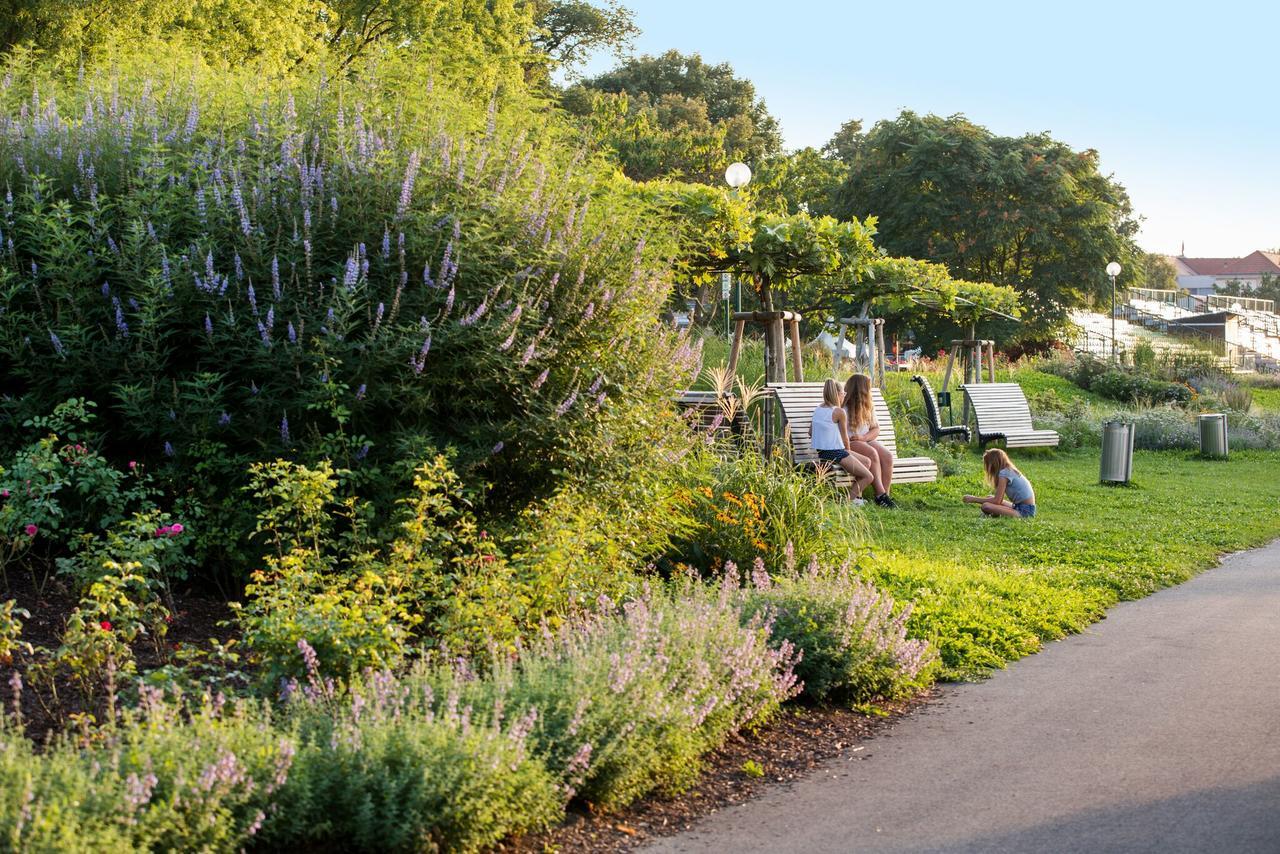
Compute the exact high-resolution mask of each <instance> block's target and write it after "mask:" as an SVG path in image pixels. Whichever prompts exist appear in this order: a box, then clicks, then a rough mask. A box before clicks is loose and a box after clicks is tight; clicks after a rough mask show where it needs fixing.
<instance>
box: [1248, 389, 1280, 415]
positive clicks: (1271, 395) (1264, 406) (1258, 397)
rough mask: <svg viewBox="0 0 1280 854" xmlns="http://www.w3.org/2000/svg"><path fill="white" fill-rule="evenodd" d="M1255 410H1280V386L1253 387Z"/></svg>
mask: <svg viewBox="0 0 1280 854" xmlns="http://www.w3.org/2000/svg"><path fill="white" fill-rule="evenodd" d="M1249 390H1250V391H1252V392H1253V409H1254V411H1255V412H1257V411H1262V412H1280V388H1251V389H1249Z"/></svg>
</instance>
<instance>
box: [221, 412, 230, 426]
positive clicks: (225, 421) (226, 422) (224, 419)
mask: <svg viewBox="0 0 1280 854" xmlns="http://www.w3.org/2000/svg"><path fill="white" fill-rule="evenodd" d="M230 425H231V414H230V413H229V412H226V411H224V412H223V413H222V414H221V415H220V416H218V426H220V427H228V426H230Z"/></svg>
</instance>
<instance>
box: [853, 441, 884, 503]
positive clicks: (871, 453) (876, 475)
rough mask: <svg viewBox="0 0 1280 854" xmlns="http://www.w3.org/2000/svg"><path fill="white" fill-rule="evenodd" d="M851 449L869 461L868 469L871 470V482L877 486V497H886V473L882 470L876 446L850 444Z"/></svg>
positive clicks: (860, 443)
mask: <svg viewBox="0 0 1280 854" xmlns="http://www.w3.org/2000/svg"><path fill="white" fill-rule="evenodd" d="M849 449H850V450H851V451H853V452H854V453H855V454H857V455H858V456H860V457H863V458H865V459H866V460H867V461H868V463H867V468H869V469H870V470H871V482H872V483H873V484H874V485H875V490H876V495H884V493H885V491H886V490H885V479H884V473H883V472H882V471H881V470H880V455H879V454H878V453H876V449H875V446H874V445H871V444H868V443H867V442H850V443H849Z"/></svg>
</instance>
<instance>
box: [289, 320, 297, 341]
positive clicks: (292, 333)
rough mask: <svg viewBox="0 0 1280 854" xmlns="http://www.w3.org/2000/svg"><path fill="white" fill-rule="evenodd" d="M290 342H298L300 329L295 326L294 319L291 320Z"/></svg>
mask: <svg viewBox="0 0 1280 854" xmlns="http://www.w3.org/2000/svg"><path fill="white" fill-rule="evenodd" d="M289 343H290V344H297V343H298V330H296V329H294V328H293V321H292V320H290V321H289Z"/></svg>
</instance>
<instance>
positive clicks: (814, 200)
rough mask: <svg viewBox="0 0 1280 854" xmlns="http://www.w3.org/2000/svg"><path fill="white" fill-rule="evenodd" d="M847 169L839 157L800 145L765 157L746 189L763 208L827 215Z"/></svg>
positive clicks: (779, 211) (847, 171) (830, 211)
mask: <svg viewBox="0 0 1280 854" xmlns="http://www.w3.org/2000/svg"><path fill="white" fill-rule="evenodd" d="M848 173H849V168H848V166H846V165H845V164H844V163H842V162H841V161H839V160H834V159H831V158H827V157H823V156H822V154H821V153H819V152H818V150H817V149H815V148H802V149H800V150H799V151H797V152H794V153H792V154H785V155H779V156H777V157H770V158H768V159H766V160H764V161H763V162H762V163H761V164H760V165H759V167H758V168H757V169H756V173H755V176H754V177H753V178H752V181H751V184H750V186H749V189H750V191H751V194H752V196H753V197H754V198H755V201H756V205H757V206H758V207H760V208H761V209H762V210H768V211H772V212H774V213H780V214H794V213H800V212H802V211H803V212H806V213H811V214H815V215H818V216H828V215H830V214H831V213H832V211H833V210H834V209H835V197H836V193H837V192H838V191H839V189H840V186H841V185H842V184H843V183H844V180H845V177H846V176H847V175H848Z"/></svg>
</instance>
